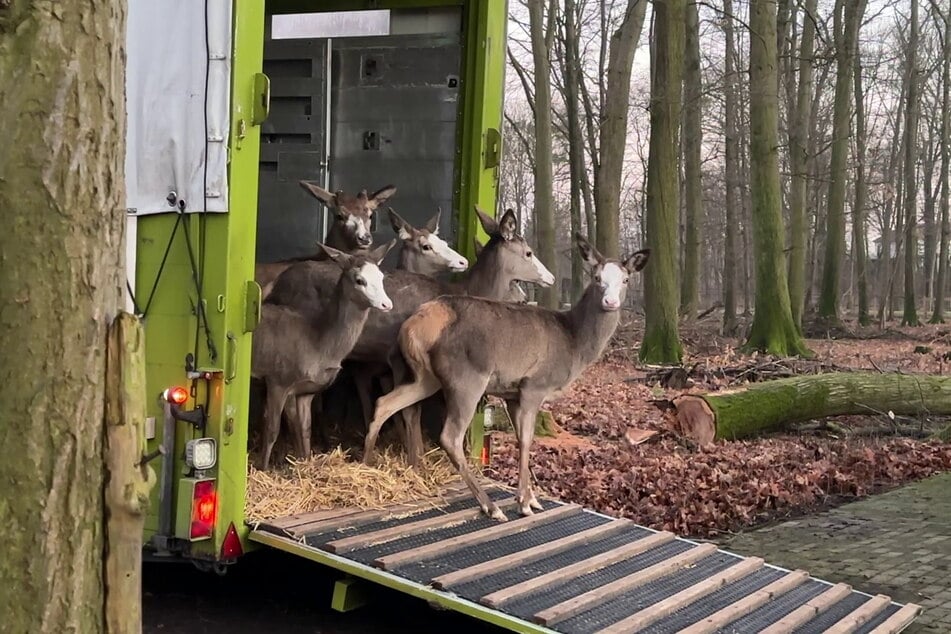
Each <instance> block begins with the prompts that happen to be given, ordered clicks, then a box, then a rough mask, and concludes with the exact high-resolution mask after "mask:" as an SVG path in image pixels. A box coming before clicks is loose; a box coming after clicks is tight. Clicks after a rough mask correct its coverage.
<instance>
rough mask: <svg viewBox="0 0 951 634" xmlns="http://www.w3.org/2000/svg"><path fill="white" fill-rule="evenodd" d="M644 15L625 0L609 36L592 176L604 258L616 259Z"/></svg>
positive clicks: (642, 3)
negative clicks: (621, 14)
mask: <svg viewBox="0 0 951 634" xmlns="http://www.w3.org/2000/svg"><path fill="white" fill-rule="evenodd" d="M533 1H537V0H533ZM646 13H647V0H627V7H626V9H625V10H624V17H623V18H622V19H621V23H620V24H619V25H618V28H617V30H615V31H614V33H613V34H612V35H611V42H610V46H609V49H608V65H607V69H606V75H607V86H606V88H605V92H604V100H603V103H602V104H601V108H602V109H601V128H600V130H599V132H598V138H599V143H598V146H599V154H600V157H599V158H600V160H599V161H598V167H597V169H596V170H595V173H594V202H595V210H596V213H597V228H596V240H597V244H596V246H597V247H598V250H599V251H601V253H603V254H604V255H605V257H613V258H616V257H618V250H619V242H618V237H619V236H618V232H619V229H620V226H619V223H620V208H621V172H622V170H623V167H624V150H625V149H626V147H627V123H628V113H629V111H630V104H631V67H632V65H633V64H634V52H635V51H636V50H637V42H638V40H639V39H640V35H641V30H642V29H643V27H644V16H645V15H646ZM604 35H606V33H605V34H604ZM652 264H653V262H652Z"/></svg>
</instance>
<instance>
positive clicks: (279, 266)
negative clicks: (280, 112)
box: [254, 181, 396, 300]
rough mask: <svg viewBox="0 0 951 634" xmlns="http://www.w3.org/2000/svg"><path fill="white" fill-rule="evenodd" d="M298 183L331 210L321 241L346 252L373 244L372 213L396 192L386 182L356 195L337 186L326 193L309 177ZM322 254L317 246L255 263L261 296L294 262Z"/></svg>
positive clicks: (323, 257) (263, 295) (265, 294)
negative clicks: (299, 254) (310, 250)
mask: <svg viewBox="0 0 951 634" xmlns="http://www.w3.org/2000/svg"><path fill="white" fill-rule="evenodd" d="M300 186H301V187H303V188H304V190H305V191H306V192H307V193H309V194H310V195H311V196H313V197H314V198H316V199H317V200H319V201H320V202H322V203H323V204H324V205H326V206H327V208H328V209H329V210H330V211H331V212H333V222H331V224H330V229H328V230H327V236H326V237H325V238H324V244H326V245H327V246H328V247H331V248H334V249H337V250H338V251H343V252H344V253H350V254H354V253H359V252H361V251H366V250H367V249H369V248H370V247H371V246H372V245H373V235H372V234H371V233H370V226H371V224H372V222H373V213H374V212H375V211H376V209H377V207H379V206H380V205H382V204H383V203H384V202H386V201H387V200H389V199H390V198H391V197H392V196H393V194H395V193H396V187H394V186H393V185H387V186H386V187H383V188H382V189H379V190H377V191H375V192H373V193H372V194H367V190H365V189H364V190H361V191H360V192H359V193H358V194H357V195H356V196H354V195H353V194H347V193H345V192H343V191H339V190H338V191H337V192H336V193H330V192H329V191H327V190H326V189H324V188H322V187H320V186H319V185H317V184H316V183H313V182H311V181H300ZM326 257H327V256H326V255H325V254H324V252H323V251H320V250H318V251H317V253H314V254H311V255H305V256H303V257H298V258H291V259H288V260H282V261H280V262H266V263H259V264H257V265H255V267H254V281H256V282H257V283H258V285H259V286H260V287H261V299H262V300H263V299H265V298H266V297H267V296H268V294H269V293H270V292H271V288H273V286H274V281H275V280H276V279H277V278H278V276H279V275H280V274H281V273H283V272H284V271H286V270H287V268H288V267H290V266H291V265H292V264H294V263H295V262H303V261H308V260H325V259H326Z"/></svg>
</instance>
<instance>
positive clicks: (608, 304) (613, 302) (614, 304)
mask: <svg viewBox="0 0 951 634" xmlns="http://www.w3.org/2000/svg"><path fill="white" fill-rule="evenodd" d="M601 304H602V305H603V306H604V307H605V308H607V309H608V310H617V309H618V308H620V307H621V302H620V300H617V299H613V298H610V297H605V298H604V299H602V300H601Z"/></svg>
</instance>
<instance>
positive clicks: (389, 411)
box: [363, 372, 440, 464]
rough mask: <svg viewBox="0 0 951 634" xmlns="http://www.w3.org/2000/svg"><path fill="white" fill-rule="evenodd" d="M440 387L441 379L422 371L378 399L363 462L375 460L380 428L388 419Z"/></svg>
mask: <svg viewBox="0 0 951 634" xmlns="http://www.w3.org/2000/svg"><path fill="white" fill-rule="evenodd" d="M439 388H440V384H439V379H437V378H436V377H435V376H434V375H433V374H431V373H425V372H421V373H419V375H418V376H417V377H416V380H415V381H414V382H412V383H406V384H404V385H400V386H399V387H397V388H395V389H394V390H393V391H392V392H390V393H388V394H384V395H383V396H381V397H380V398H379V399H377V401H376V413H375V414H374V416H373V421H372V422H371V423H370V429H369V430H367V437H366V441H365V443H364V445H363V462H364V463H366V464H371V463H372V462H373V451H374V449H375V447H376V439H377V437H378V436H379V435H380V428H381V427H383V423H384V422H386V419H388V418H389V417H391V416H393V414H395V413H396V412H398V411H400V410H402V409H403V408H405V407H409V406H410V405H414V404H416V403H418V402H420V401H421V400H423V399H424V398H426V397H427V396H432V395H433V394H435V393H436V392H438V391H439Z"/></svg>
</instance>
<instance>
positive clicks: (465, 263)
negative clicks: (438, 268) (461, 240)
mask: <svg viewBox="0 0 951 634" xmlns="http://www.w3.org/2000/svg"><path fill="white" fill-rule="evenodd" d="M452 268H453V269H455V270H457V271H465V270H466V269H467V268H469V260H467V259H465V258H459V259H458V260H456V261H455V262H453V263H452Z"/></svg>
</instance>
